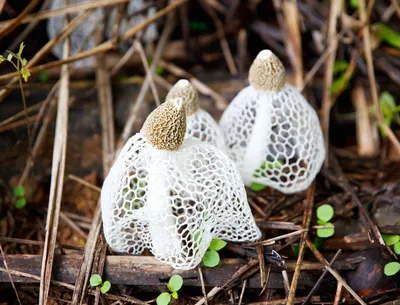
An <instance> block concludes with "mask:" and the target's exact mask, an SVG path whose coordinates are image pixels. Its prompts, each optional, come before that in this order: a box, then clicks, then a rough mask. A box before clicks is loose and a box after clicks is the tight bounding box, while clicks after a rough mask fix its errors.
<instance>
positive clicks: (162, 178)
mask: <svg viewBox="0 0 400 305" xmlns="http://www.w3.org/2000/svg"><path fill="white" fill-rule="evenodd" d="M156 153H159V156H158V157H159V158H160V159H159V160H160V161H161V160H162V159H165V158H167V156H166V155H167V154H168V153H170V152H167V151H158V152H156ZM157 159H158V158H157ZM154 161H155V162H152V165H151V166H150V169H149V181H148V194H147V209H148V213H150V214H149V215H151V217H149V219H151V220H152V221H150V222H149V224H148V227H149V232H150V235H151V240H152V244H153V252H154V255H156V256H161V257H170V256H174V255H176V254H177V253H179V251H180V248H181V242H180V239H179V236H178V234H177V231H176V230H177V229H176V219H175V216H174V214H173V209H172V205H171V202H170V200H171V199H170V189H169V182H168V177H167V175H166V173H165V169H164V168H162V167H161V166H160V165H159V164H160V162H157V160H154Z"/></svg>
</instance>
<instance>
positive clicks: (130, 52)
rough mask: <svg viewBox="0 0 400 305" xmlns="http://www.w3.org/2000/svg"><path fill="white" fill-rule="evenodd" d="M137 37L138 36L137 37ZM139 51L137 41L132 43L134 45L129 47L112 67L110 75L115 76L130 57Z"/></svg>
mask: <svg viewBox="0 0 400 305" xmlns="http://www.w3.org/2000/svg"><path fill="white" fill-rule="evenodd" d="M136 39H137V38H136ZM136 51H137V49H136V46H135V43H132V45H131V46H130V47H129V49H128V51H126V52H125V54H124V56H122V57H121V59H120V60H118V62H117V63H116V64H115V66H114V67H113V68H112V69H111V71H110V75H111V76H114V75H115V74H117V73H118V71H119V70H121V68H122V67H123V66H124V65H125V64H126V63H127V62H128V60H129V59H131V57H132V56H133V54H135V52H136Z"/></svg>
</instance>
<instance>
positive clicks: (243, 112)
mask: <svg viewBox="0 0 400 305" xmlns="http://www.w3.org/2000/svg"><path fill="white" fill-rule="evenodd" d="M249 83H250V86H248V87H246V88H244V89H243V90H242V91H240V92H239V94H238V95H237V96H236V97H235V98H234V99H233V100H232V102H231V103H230V105H229V106H228V108H227V109H226V110H225V112H224V113H223V115H222V118H221V121H220V126H221V128H222V131H223V133H224V137H225V145H226V147H227V149H228V154H229V155H230V157H231V158H232V159H233V160H234V161H235V162H236V164H237V166H238V168H239V171H240V173H241V175H242V178H243V180H244V182H245V184H246V185H248V186H250V185H251V184H252V183H258V184H263V185H266V186H271V187H273V188H275V189H277V190H279V191H281V192H283V193H294V192H298V191H302V190H305V189H306V188H307V187H308V186H309V185H310V184H311V183H312V181H313V180H314V179H315V176H316V175H317V173H318V172H319V170H320V169H321V166H322V163H323V161H324V159H325V148H324V141H323V135H322V131H321V128H320V123H319V120H318V116H317V113H316V112H315V110H314V109H313V108H312V107H311V106H310V104H309V103H308V102H307V101H306V100H305V99H304V97H303V96H302V95H301V93H300V92H299V91H298V90H297V89H296V88H295V87H293V86H291V85H289V84H287V83H286V82H285V69H284V66H283V64H282V62H281V61H280V60H279V58H278V57H276V56H275V54H273V53H272V52H271V51H269V50H264V51H261V52H260V53H259V54H258V56H257V57H256V59H255V60H254V62H253V64H252V65H251V67H250V71H249Z"/></svg>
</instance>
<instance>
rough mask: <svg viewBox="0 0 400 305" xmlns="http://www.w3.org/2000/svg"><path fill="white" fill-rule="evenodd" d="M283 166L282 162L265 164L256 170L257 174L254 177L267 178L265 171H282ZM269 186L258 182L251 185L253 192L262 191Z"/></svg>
mask: <svg viewBox="0 0 400 305" xmlns="http://www.w3.org/2000/svg"><path fill="white" fill-rule="evenodd" d="M282 165H283V162H282V161H275V162H263V163H262V164H261V166H260V168H259V169H256V171H255V174H254V175H253V177H254V178H260V177H265V174H264V172H263V171H264V170H265V169H269V170H274V169H281V168H282ZM266 187H267V186H266V185H264V184H261V183H258V182H252V183H251V185H250V188H251V190H253V191H255V192H259V191H262V190H263V189H265V188H266Z"/></svg>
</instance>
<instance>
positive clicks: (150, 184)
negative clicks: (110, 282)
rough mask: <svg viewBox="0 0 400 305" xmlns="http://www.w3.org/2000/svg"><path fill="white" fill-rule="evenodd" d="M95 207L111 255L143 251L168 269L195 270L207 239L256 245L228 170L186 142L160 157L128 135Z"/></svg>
mask: <svg viewBox="0 0 400 305" xmlns="http://www.w3.org/2000/svg"><path fill="white" fill-rule="evenodd" d="M101 206H102V213H103V223H104V233H105V237H106V240H107V242H108V243H109V245H110V246H111V248H112V249H113V250H114V251H117V252H125V253H132V254H140V253H141V252H142V251H143V249H144V248H149V249H150V250H151V252H152V253H153V254H154V256H155V257H156V258H157V259H159V260H160V261H162V262H165V263H167V264H169V265H171V266H173V267H174V268H176V269H182V270H188V269H192V268H194V267H196V266H197V265H198V264H199V263H200V262H201V260H202V258H203V256H204V254H205V252H206V250H207V248H208V246H209V244H210V242H211V240H212V239H213V238H220V239H224V240H227V241H233V242H243V241H255V240H257V239H259V237H260V231H259V230H258V228H257V226H256V224H255V222H254V218H253V216H252V214H251V210H250V207H249V206H248V203H247V197H246V193H245V189H244V185H243V182H242V180H241V178H240V175H239V173H238V172H237V171H236V169H235V165H234V163H233V162H232V161H231V160H230V159H229V158H228V157H227V156H226V155H225V154H224V153H222V152H221V151H220V150H218V149H217V148H215V147H214V146H212V145H209V144H205V143H202V142H200V141H198V140H196V139H193V138H187V139H185V142H184V144H183V146H182V147H181V149H180V150H179V151H177V152H167V151H160V150H156V149H154V148H153V147H152V146H150V145H148V144H146V143H145V141H144V140H143V138H142V136H141V135H140V134H136V135H135V136H134V137H132V138H131V139H130V140H129V141H128V143H127V144H126V145H125V147H124V148H123V150H122V151H121V153H120V155H119V157H118V159H117V161H116V162H115V164H114V165H113V167H112V169H111V171H110V173H109V175H108V176H107V178H106V180H105V181H104V185H103V189H102V193H101Z"/></svg>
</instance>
